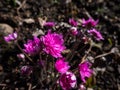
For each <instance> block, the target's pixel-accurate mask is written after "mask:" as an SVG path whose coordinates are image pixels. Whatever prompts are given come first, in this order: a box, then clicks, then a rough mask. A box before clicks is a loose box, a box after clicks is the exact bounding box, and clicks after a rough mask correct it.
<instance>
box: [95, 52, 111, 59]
mask: <svg viewBox="0 0 120 90" xmlns="http://www.w3.org/2000/svg"><path fill="white" fill-rule="evenodd" d="M109 54H112V52H108V53H104V54H101V55H98V56H96V57H95V58H94V59H97V58H100V57H104V56H107V55H109Z"/></svg>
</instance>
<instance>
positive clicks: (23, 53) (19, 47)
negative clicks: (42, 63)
mask: <svg viewBox="0 0 120 90" xmlns="http://www.w3.org/2000/svg"><path fill="white" fill-rule="evenodd" d="M16 45H17V47H18V48H19V49H20V51H21V52H22V53H23V54H24V55H25V56H26V57H27V58H28V60H29V61H30V62H33V60H32V59H31V58H30V57H29V56H28V55H27V54H26V53H25V52H24V51H23V49H22V48H21V47H20V45H19V44H18V43H17V42H16Z"/></svg>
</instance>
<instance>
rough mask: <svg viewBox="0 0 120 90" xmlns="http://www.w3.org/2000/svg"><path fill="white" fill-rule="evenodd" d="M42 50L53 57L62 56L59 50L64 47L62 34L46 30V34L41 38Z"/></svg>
mask: <svg viewBox="0 0 120 90" xmlns="http://www.w3.org/2000/svg"><path fill="white" fill-rule="evenodd" d="M41 39H42V41H43V44H44V49H43V50H44V51H45V52H46V53H47V54H50V55H52V56H53V57H55V58H58V57H62V55H61V52H62V51H63V50H64V49H65V46H64V45H63V44H64V40H63V36H62V35H61V34H57V33H51V31H48V33H47V35H45V36H43V37H42V38H41Z"/></svg>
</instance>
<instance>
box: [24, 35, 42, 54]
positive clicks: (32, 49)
mask: <svg viewBox="0 0 120 90" xmlns="http://www.w3.org/2000/svg"><path fill="white" fill-rule="evenodd" d="M24 47H25V49H24V51H25V52H26V53H27V54H29V55H36V54H38V53H39V51H40V50H41V47H42V43H41V41H40V39H39V38H37V37H34V40H28V42H27V44H24Z"/></svg>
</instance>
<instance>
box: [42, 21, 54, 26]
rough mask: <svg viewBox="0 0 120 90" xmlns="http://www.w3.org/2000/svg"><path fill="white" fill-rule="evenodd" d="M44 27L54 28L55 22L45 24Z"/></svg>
mask: <svg viewBox="0 0 120 90" xmlns="http://www.w3.org/2000/svg"><path fill="white" fill-rule="evenodd" d="M44 26H48V27H53V26H55V23H54V22H45V23H44Z"/></svg>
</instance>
